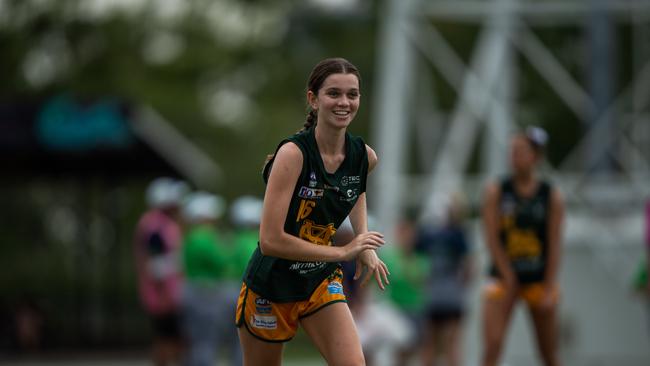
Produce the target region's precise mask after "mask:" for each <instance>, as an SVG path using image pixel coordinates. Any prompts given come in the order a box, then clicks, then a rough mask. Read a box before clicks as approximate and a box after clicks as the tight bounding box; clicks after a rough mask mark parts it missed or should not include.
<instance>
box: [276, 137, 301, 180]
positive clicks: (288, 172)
mask: <svg viewBox="0 0 650 366" xmlns="http://www.w3.org/2000/svg"><path fill="white" fill-rule="evenodd" d="M302 159H303V157H302V151H300V148H299V147H298V146H297V145H296V144H295V143H293V142H287V143H286V144H284V145H282V146H281V147H280V148H279V149H278V151H277V152H276V153H275V158H274V162H273V169H272V170H271V174H270V176H269V180H271V179H273V177H274V176H275V177H278V175H281V176H283V177H293V176H295V177H297V176H298V175H299V174H300V170H301V169H302Z"/></svg>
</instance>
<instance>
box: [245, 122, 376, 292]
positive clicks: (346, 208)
mask: <svg viewBox="0 0 650 366" xmlns="http://www.w3.org/2000/svg"><path fill="white" fill-rule="evenodd" d="M287 142H293V143H295V144H296V145H297V146H298V147H299V148H300V150H301V151H302V156H303V164H302V171H301V173H300V176H299V177H298V181H297V182H296V186H295V187H294V189H293V195H292V198H291V203H290V205H289V210H288V212H287V217H286V219H285V222H284V231H285V232H286V233H288V234H291V235H294V236H297V237H299V238H301V239H304V240H306V241H309V242H311V243H313V244H314V245H332V237H333V236H334V233H335V232H336V229H337V228H338V227H339V225H341V223H342V222H343V220H345V218H346V217H347V216H348V214H349V213H350V210H352V207H354V205H355V203H356V202H357V199H358V198H359V195H361V194H362V193H364V192H365V191H366V178H367V175H368V154H367V151H366V145H365V143H364V142H363V140H362V139H361V138H360V137H354V136H352V135H350V134H349V133H346V135H345V159H344V160H343V162H342V163H341V165H340V166H339V168H338V170H337V171H336V172H334V173H333V174H331V173H328V172H327V171H326V170H325V167H324V165H323V160H322V159H321V156H320V152H319V151H318V146H317V145H316V138H315V136H314V128H313V127H312V128H310V129H308V130H306V131H303V132H300V133H297V134H295V135H293V136H292V137H290V138H288V139H286V140H283V141H282V142H281V143H280V145H278V149H279V148H280V146H282V145H284V144H285V143H287ZM276 153H277V150H276ZM272 164H273V160H271V161H270V162H269V163H268V164H267V166H266V168H265V169H264V180H265V182H266V181H267V180H268V176H269V173H270V170H271V168H272ZM337 267H339V263H332V262H329V263H328V262H300V261H293V260H286V259H281V258H276V257H272V256H267V255H263V254H262V253H261V252H260V249H259V246H258V248H257V249H256V250H255V252H254V253H253V256H252V257H251V259H250V261H249V263H248V268H247V269H246V273H245V274H244V282H245V283H246V285H247V286H248V287H249V288H250V289H251V290H253V291H254V292H256V293H257V294H259V295H261V296H263V297H265V298H267V299H268V300H270V301H274V302H292V301H301V300H306V299H307V298H309V296H311V294H312V293H313V291H314V290H315V289H316V287H317V286H318V285H319V284H320V283H321V282H322V281H323V280H324V279H325V278H326V277H327V276H329V275H330V274H332V273H333V272H334V270H335V269H336V268H337Z"/></svg>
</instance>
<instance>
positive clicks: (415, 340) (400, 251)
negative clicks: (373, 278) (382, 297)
mask: <svg viewBox="0 0 650 366" xmlns="http://www.w3.org/2000/svg"><path fill="white" fill-rule="evenodd" d="M416 239H417V227H416V225H415V221H414V218H413V217H408V215H407V217H405V218H403V219H401V220H400V221H399V222H398V223H397V226H396V228H395V245H392V246H390V247H386V248H385V249H383V250H382V251H381V253H382V256H383V258H384V260H385V262H386V265H387V266H388V267H389V268H390V270H391V285H390V286H389V287H388V288H387V295H388V300H389V301H390V304H391V305H392V307H394V309H395V310H396V311H397V313H398V314H399V317H400V318H401V319H400V322H402V323H403V324H404V326H405V327H406V333H405V334H406V337H403V339H401V340H400V341H399V342H395V343H396V344H395V346H396V347H395V348H396V349H395V351H396V352H395V355H394V362H393V363H392V364H395V365H406V364H408V363H409V362H411V361H412V360H414V359H416V358H417V357H418V356H419V355H420V354H421V352H419V350H420V348H421V347H422V345H423V343H422V340H423V331H424V327H423V325H424V322H425V319H424V310H425V305H426V302H425V300H426V292H425V288H426V286H427V284H426V283H427V280H428V275H429V271H430V262H429V258H427V257H426V255H425V254H424V253H422V252H418V251H416V250H415V246H416ZM387 329H391V328H387Z"/></svg>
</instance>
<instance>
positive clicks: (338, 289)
mask: <svg viewBox="0 0 650 366" xmlns="http://www.w3.org/2000/svg"><path fill="white" fill-rule="evenodd" d="M327 291H328V292H329V293H330V295H342V294H343V285H341V283H340V282H330V284H329V285H327Z"/></svg>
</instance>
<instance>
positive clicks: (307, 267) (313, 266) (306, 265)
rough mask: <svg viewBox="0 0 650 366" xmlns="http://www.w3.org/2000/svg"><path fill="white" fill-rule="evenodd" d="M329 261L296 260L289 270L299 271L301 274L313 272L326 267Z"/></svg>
mask: <svg viewBox="0 0 650 366" xmlns="http://www.w3.org/2000/svg"><path fill="white" fill-rule="evenodd" d="M326 265H327V263H325V262H294V263H293V264H291V266H289V270H291V271H294V272H298V273H299V274H301V275H304V274H308V273H311V272H316V271H320V270H321V269H323V268H325V266H326Z"/></svg>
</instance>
